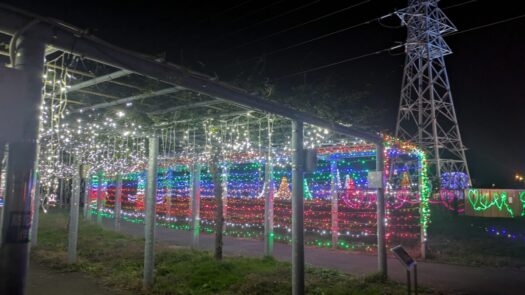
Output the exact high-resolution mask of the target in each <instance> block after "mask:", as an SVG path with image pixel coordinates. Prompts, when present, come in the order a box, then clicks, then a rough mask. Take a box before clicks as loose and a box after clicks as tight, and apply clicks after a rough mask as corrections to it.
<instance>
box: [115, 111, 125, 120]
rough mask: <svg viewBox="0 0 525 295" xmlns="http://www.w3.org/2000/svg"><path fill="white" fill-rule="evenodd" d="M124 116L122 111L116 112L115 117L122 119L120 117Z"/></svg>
mask: <svg viewBox="0 0 525 295" xmlns="http://www.w3.org/2000/svg"><path fill="white" fill-rule="evenodd" d="M125 115H126V114H125V113H124V112H123V111H118V112H117V116H118V117H119V118H122V117H124V116H125Z"/></svg>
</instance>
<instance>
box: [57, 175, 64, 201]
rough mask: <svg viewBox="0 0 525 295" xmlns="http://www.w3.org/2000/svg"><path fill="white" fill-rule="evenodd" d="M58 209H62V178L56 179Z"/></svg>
mask: <svg viewBox="0 0 525 295" xmlns="http://www.w3.org/2000/svg"><path fill="white" fill-rule="evenodd" d="M58 207H59V208H64V178H59V179H58Z"/></svg>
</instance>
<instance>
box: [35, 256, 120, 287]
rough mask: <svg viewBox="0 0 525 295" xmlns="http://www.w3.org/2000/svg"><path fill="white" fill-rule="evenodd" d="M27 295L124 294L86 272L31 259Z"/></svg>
mask: <svg viewBox="0 0 525 295" xmlns="http://www.w3.org/2000/svg"><path fill="white" fill-rule="evenodd" d="M26 294H27V295H47V294H52V295H72V294H74V295H94V294H97V295H124V294H127V293H124V292H116V291H114V290H111V291H110V290H108V289H106V288H104V287H103V286H100V284H99V283H98V282H97V280H96V279H95V278H92V277H90V276H88V275H86V274H83V273H79V272H59V271H56V270H53V269H50V268H47V267H45V266H42V265H39V264H37V263H35V262H33V261H31V263H30V265H29V276H28V280H27V292H26Z"/></svg>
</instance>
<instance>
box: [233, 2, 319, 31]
mask: <svg viewBox="0 0 525 295" xmlns="http://www.w3.org/2000/svg"><path fill="white" fill-rule="evenodd" d="M320 1H321V0H315V1H312V2H309V3H306V4H305V5H301V6H299V7H296V8H293V9H290V10H288V11H285V12H283V13H281V14H278V15H274V16H272V17H270V18H267V19H264V20H262V21H259V22H256V23H254V24H251V25H248V26H246V27H243V28H240V29H238V30H236V31H233V32H231V33H228V34H226V35H224V36H229V35H233V34H237V33H239V32H242V31H246V30H248V29H251V28H253V27H255V26H258V25H260V24H264V23H267V22H270V21H272V20H274V19H277V18H280V17H283V16H286V15H288V14H292V13H294V12H296V11H299V10H301V9H304V8H307V7H309V6H312V5H314V4H317V3H319V2H320Z"/></svg>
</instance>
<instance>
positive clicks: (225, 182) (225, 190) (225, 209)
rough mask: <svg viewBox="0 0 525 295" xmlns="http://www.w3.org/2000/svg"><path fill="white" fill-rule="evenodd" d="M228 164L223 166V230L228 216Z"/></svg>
mask: <svg viewBox="0 0 525 295" xmlns="http://www.w3.org/2000/svg"><path fill="white" fill-rule="evenodd" d="M228 172H229V171H228V166H226V165H224V166H223V167H222V180H221V181H222V184H221V185H222V218H223V222H224V224H223V226H222V230H223V231H226V222H227V216H228Z"/></svg>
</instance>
